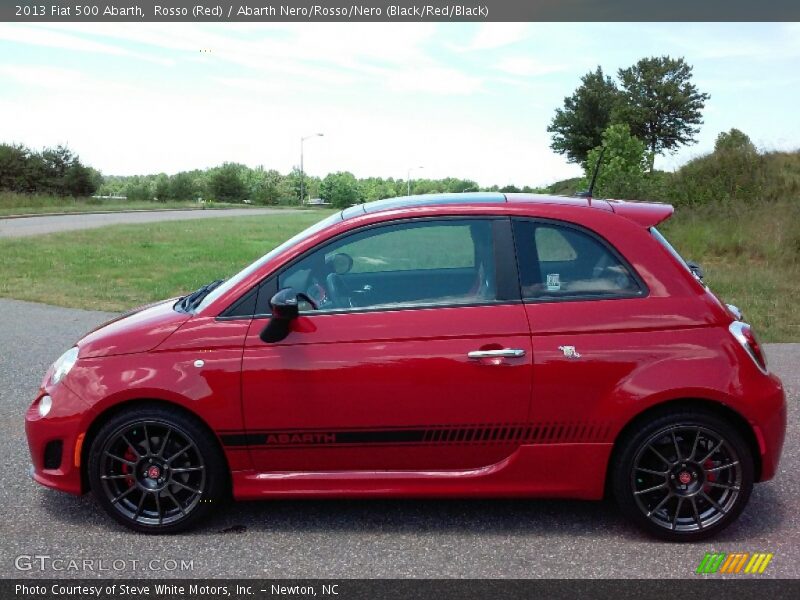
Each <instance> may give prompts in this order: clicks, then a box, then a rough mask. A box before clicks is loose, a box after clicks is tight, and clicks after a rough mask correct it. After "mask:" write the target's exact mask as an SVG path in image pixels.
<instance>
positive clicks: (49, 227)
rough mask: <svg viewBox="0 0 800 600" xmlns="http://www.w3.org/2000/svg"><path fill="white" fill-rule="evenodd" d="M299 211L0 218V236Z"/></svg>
mask: <svg viewBox="0 0 800 600" xmlns="http://www.w3.org/2000/svg"><path fill="white" fill-rule="evenodd" d="M296 212H300V211H299V210H295V209H291V208H226V209H219V210H217V209H214V210H158V211H152V212H148V211H139V212H117V213H75V214H66V215H48V216H41V217H19V218H14V219H3V218H0V237H24V236H28V235H40V234H43V233H55V232H57V231H74V230H76V229H96V228H97V227H105V226H106V225H120V224H122V225H130V224H134V223H160V222H161V221H185V220H189V219H215V218H217V219H218V218H221V217H255V216H258V215H274V214H289V213H296Z"/></svg>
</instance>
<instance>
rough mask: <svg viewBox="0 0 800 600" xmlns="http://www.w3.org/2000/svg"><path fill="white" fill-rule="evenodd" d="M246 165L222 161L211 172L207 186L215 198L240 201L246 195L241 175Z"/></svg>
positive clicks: (245, 186)
mask: <svg viewBox="0 0 800 600" xmlns="http://www.w3.org/2000/svg"><path fill="white" fill-rule="evenodd" d="M245 168H246V167H243V166H242V165H239V164H236V163H224V164H223V165H222V166H221V167H218V168H217V169H215V170H214V172H213V173H212V174H211V178H210V180H209V186H210V189H211V193H212V194H213V196H214V198H215V199H216V200H221V201H223V202H242V201H243V200H244V199H245V198H247V196H248V190H247V185H246V184H245V181H244V177H243V173H242V172H243V170H244V169H245Z"/></svg>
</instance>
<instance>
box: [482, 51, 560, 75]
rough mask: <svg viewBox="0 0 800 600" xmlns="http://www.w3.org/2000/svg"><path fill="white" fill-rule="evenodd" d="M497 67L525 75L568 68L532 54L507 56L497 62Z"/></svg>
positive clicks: (554, 71)
mask: <svg viewBox="0 0 800 600" xmlns="http://www.w3.org/2000/svg"><path fill="white" fill-rule="evenodd" d="M496 68H497V69H498V70H500V71H502V72H504V73H509V74H511V75H521V76H525V77H538V76H540V75H549V74H551V73H558V72H560V71H564V70H566V67H564V66H563V65H558V64H548V63H544V62H542V61H540V60H538V59H536V58H533V57H532V56H507V57H505V58H502V59H501V60H500V61H499V62H498V63H497V64H496Z"/></svg>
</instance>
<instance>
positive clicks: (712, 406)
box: [604, 398, 762, 497]
mask: <svg viewBox="0 0 800 600" xmlns="http://www.w3.org/2000/svg"><path fill="white" fill-rule="evenodd" d="M698 408H699V409H701V410H704V411H706V412H710V413H712V414H715V415H717V416H719V417H722V418H724V419H726V420H728V421H729V422H730V423H732V424H733V425H734V427H736V429H737V431H739V433H741V434H742V437H743V438H744V440H745V441H746V442H747V446H748V448H749V449H750V452H751V454H752V457H753V468H754V470H755V472H754V480H755V481H760V479H761V467H762V465H761V451H760V449H759V448H760V446H759V443H758V439H757V438H756V434H755V431H754V430H753V427H752V426H751V425H750V423H748V421H747V419H745V418H744V417H743V416H742V415H741V413H739V412H737V411H736V410H734V409H733V408H731V407H730V406H727V405H726V404H723V403H721V402H719V401H717V400H709V399H708V398H674V399H671V400H665V401H663V402H659V403H658V404H655V405H653V406H649V407H647V408H646V409H644V410H643V411H641V412H639V413H637V414H636V415H634V416H633V417H632V418H631V419H630V420H629V421H628V422H627V423H626V424H625V426H624V427H622V429H620V431H619V432H618V433H617V435H616V437H615V438H614V445H613V448H612V450H611V454H610V456H609V459H608V463H607V466H606V479H605V491H604V495H605V496H606V497H608V496H609V493H610V490H611V477H612V469H611V467H612V465H614V464H615V461H616V459H617V457H618V455H619V452H620V451H621V448H622V445H623V442H624V441H625V440H626V438H627V437H628V436H629V435H630V434H631V432H632V431H635V430H636V427H637V426H638V425H639V424H640V423H642V422H644V421H647V420H648V419H651V418H653V417H654V416H655V415H658V414H663V413H668V412H671V411H678V410H681V409H683V410H686V409H698Z"/></svg>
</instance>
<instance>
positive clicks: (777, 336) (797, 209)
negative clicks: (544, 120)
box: [0, 202, 800, 342]
mask: <svg viewBox="0 0 800 600" xmlns="http://www.w3.org/2000/svg"><path fill="white" fill-rule="evenodd" d="M327 214H329V211H313V212H312V211H309V212H308V213H307V214H287V215H270V216H258V217H255V216H254V217H247V218H230V219H225V218H221V219H211V220H198V221H177V222H168V223H163V224H155V225H130V226H128V225H125V226H113V227H107V228H103V229H94V230H87V231H79V232H68V233H59V234H51V235H46V236H37V237H29V238H19V239H8V240H0V256H2V261H1V262H0V296H5V297H12V298H18V299H22V300H32V301H37V302H45V303H48V304H56V305H61V306H71V307H79V308H95V309H104V310H124V309H127V308H130V307H132V306H135V305H137V304H142V303H144V302H148V301H152V300H157V299H159V298H166V297H170V296H173V295H177V294H180V293H182V292H185V291H187V290H191V289H194V288H196V287H198V286H200V285H202V284H203V283H206V282H208V281H211V280H213V279H217V278H219V277H227V276H229V275H231V274H233V273H235V272H236V271H238V270H239V269H240V268H241V267H243V266H244V265H245V264H247V263H249V262H250V261H252V260H254V259H255V258H257V257H258V256H261V255H262V254H264V253H265V252H267V251H268V250H270V249H271V248H273V247H274V246H276V245H278V244H279V243H280V242H281V241H283V240H285V239H286V238H288V237H290V236H291V235H292V234H294V233H295V232H297V231H299V230H300V229H302V228H304V227H306V226H307V225H310V224H312V223H314V222H316V221H317V220H319V219H321V218H323V217H324V216H325V215H327ZM661 229H662V231H664V233H665V234H666V235H667V237H668V238H669V239H670V240H671V241H672V242H673V244H674V245H675V246H676V247H677V248H678V250H679V251H680V252H681V253H682V254H683V255H684V256H685V257H687V258H691V259H694V260H696V261H698V262H699V263H700V264H701V265H702V266H703V267H704V269H705V271H706V281H707V282H708V283H709V284H710V286H711V288H712V289H713V290H714V291H715V292H716V293H717V294H718V295H719V296H720V297H721V298H722V299H723V300H725V301H726V302H730V303H732V304H736V305H737V306H739V307H740V308H741V309H742V310H743V311H744V313H745V316H746V317H747V318H748V320H750V321H751V322H752V323H753V324H754V326H755V327H756V331H757V333H758V334H759V335H760V337H761V338H762V340H763V341H771V342H778V341H800V313H798V311H797V310H796V299H797V298H798V297H800V203H797V202H781V203H764V204H759V205H757V206H747V205H745V204H736V205H721V204H718V205H713V206H709V207H700V208H693V209H689V208H682V209H680V210H678V212H677V213H676V215H675V216H674V217H673V218H672V219H671V220H670V221H668V222H667V223H666V224H664V226H663V227H662V228H661Z"/></svg>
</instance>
